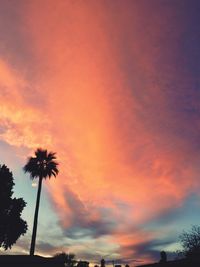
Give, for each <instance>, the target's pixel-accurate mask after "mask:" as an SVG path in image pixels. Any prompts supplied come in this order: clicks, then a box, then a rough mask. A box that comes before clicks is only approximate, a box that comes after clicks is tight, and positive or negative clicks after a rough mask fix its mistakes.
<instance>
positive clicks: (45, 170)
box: [24, 148, 58, 179]
mask: <svg viewBox="0 0 200 267" xmlns="http://www.w3.org/2000/svg"><path fill="white" fill-rule="evenodd" d="M55 159H56V156H55V153H53V152H49V153H48V152H47V150H46V149H41V148H38V149H37V150H36V151H35V157H30V158H29V159H28V162H27V164H26V165H25V166H24V171H25V172H29V173H30V176H31V178H32V179H34V178H38V177H42V178H45V179H46V178H47V177H49V178H50V177H51V176H52V175H53V176H55V177H56V175H57V174H58V168H57V166H58V163H57V162H56V161H55Z"/></svg>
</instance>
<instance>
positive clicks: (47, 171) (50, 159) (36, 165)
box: [23, 148, 58, 256]
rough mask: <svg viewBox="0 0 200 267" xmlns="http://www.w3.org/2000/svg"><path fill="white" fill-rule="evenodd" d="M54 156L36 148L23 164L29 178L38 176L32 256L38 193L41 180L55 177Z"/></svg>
mask: <svg viewBox="0 0 200 267" xmlns="http://www.w3.org/2000/svg"><path fill="white" fill-rule="evenodd" d="M55 159H56V156H55V153H53V152H49V153H48V152H47V150H46V149H41V148H38V149H37V150H36V151H35V157H30V158H28V162H27V164H26V165H25V166H24V168H23V169H24V172H25V173H26V172H29V173H30V177H31V179H35V178H39V183H38V192H37V199H36V206H35V215H34V223H33V232H32V239H31V247H30V255H31V256H33V255H34V252H35V241H36V233H37V222H38V212H39V205H40V195H41V189H42V180H43V179H46V178H47V177H49V178H51V176H52V175H53V176H54V177H56V175H57V174H58V168H57V166H58V163H57V162H56V161H55Z"/></svg>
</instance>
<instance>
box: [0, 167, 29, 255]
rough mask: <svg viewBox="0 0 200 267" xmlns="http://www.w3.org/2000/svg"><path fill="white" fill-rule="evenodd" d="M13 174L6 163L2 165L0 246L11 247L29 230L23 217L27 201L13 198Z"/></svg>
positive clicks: (0, 170)
mask: <svg viewBox="0 0 200 267" xmlns="http://www.w3.org/2000/svg"><path fill="white" fill-rule="evenodd" d="M14 185H15V184H14V182H13V175H12V172H10V171H9V169H8V168H7V167H6V165H2V166H1V165H0V247H3V248H4V249H5V250H7V249H8V248H11V247H12V245H13V244H14V243H15V242H16V241H17V239H18V238H19V237H20V236H21V235H24V234H25V233H26V231H27V223H26V222H25V221H24V220H22V219H21V213H22V210H23V209H24V207H25V206H26V203H25V202H24V200H23V199H22V198H12V195H13V186H14Z"/></svg>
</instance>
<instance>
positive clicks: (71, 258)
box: [54, 252, 77, 267]
mask: <svg viewBox="0 0 200 267" xmlns="http://www.w3.org/2000/svg"><path fill="white" fill-rule="evenodd" d="M54 258H56V259H59V260H60V261H61V262H63V263H65V265H66V266H68V267H74V266H75V264H76V263H77V261H76V260H75V254H73V253H69V254H67V253H65V252H61V253H57V254H56V255H55V256H54Z"/></svg>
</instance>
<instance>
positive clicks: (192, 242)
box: [179, 225, 200, 258]
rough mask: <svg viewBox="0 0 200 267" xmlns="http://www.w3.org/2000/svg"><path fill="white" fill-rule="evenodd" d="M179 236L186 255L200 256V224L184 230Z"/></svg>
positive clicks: (189, 256) (188, 256)
mask: <svg viewBox="0 0 200 267" xmlns="http://www.w3.org/2000/svg"><path fill="white" fill-rule="evenodd" d="M179 238H180V242H181V244H182V246H183V251H182V253H183V254H184V256H185V257H187V258H200V226H198V225H193V226H192V228H191V230H190V231H188V232H186V231H184V232H183V233H182V234H181V235H180V237H179Z"/></svg>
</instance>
